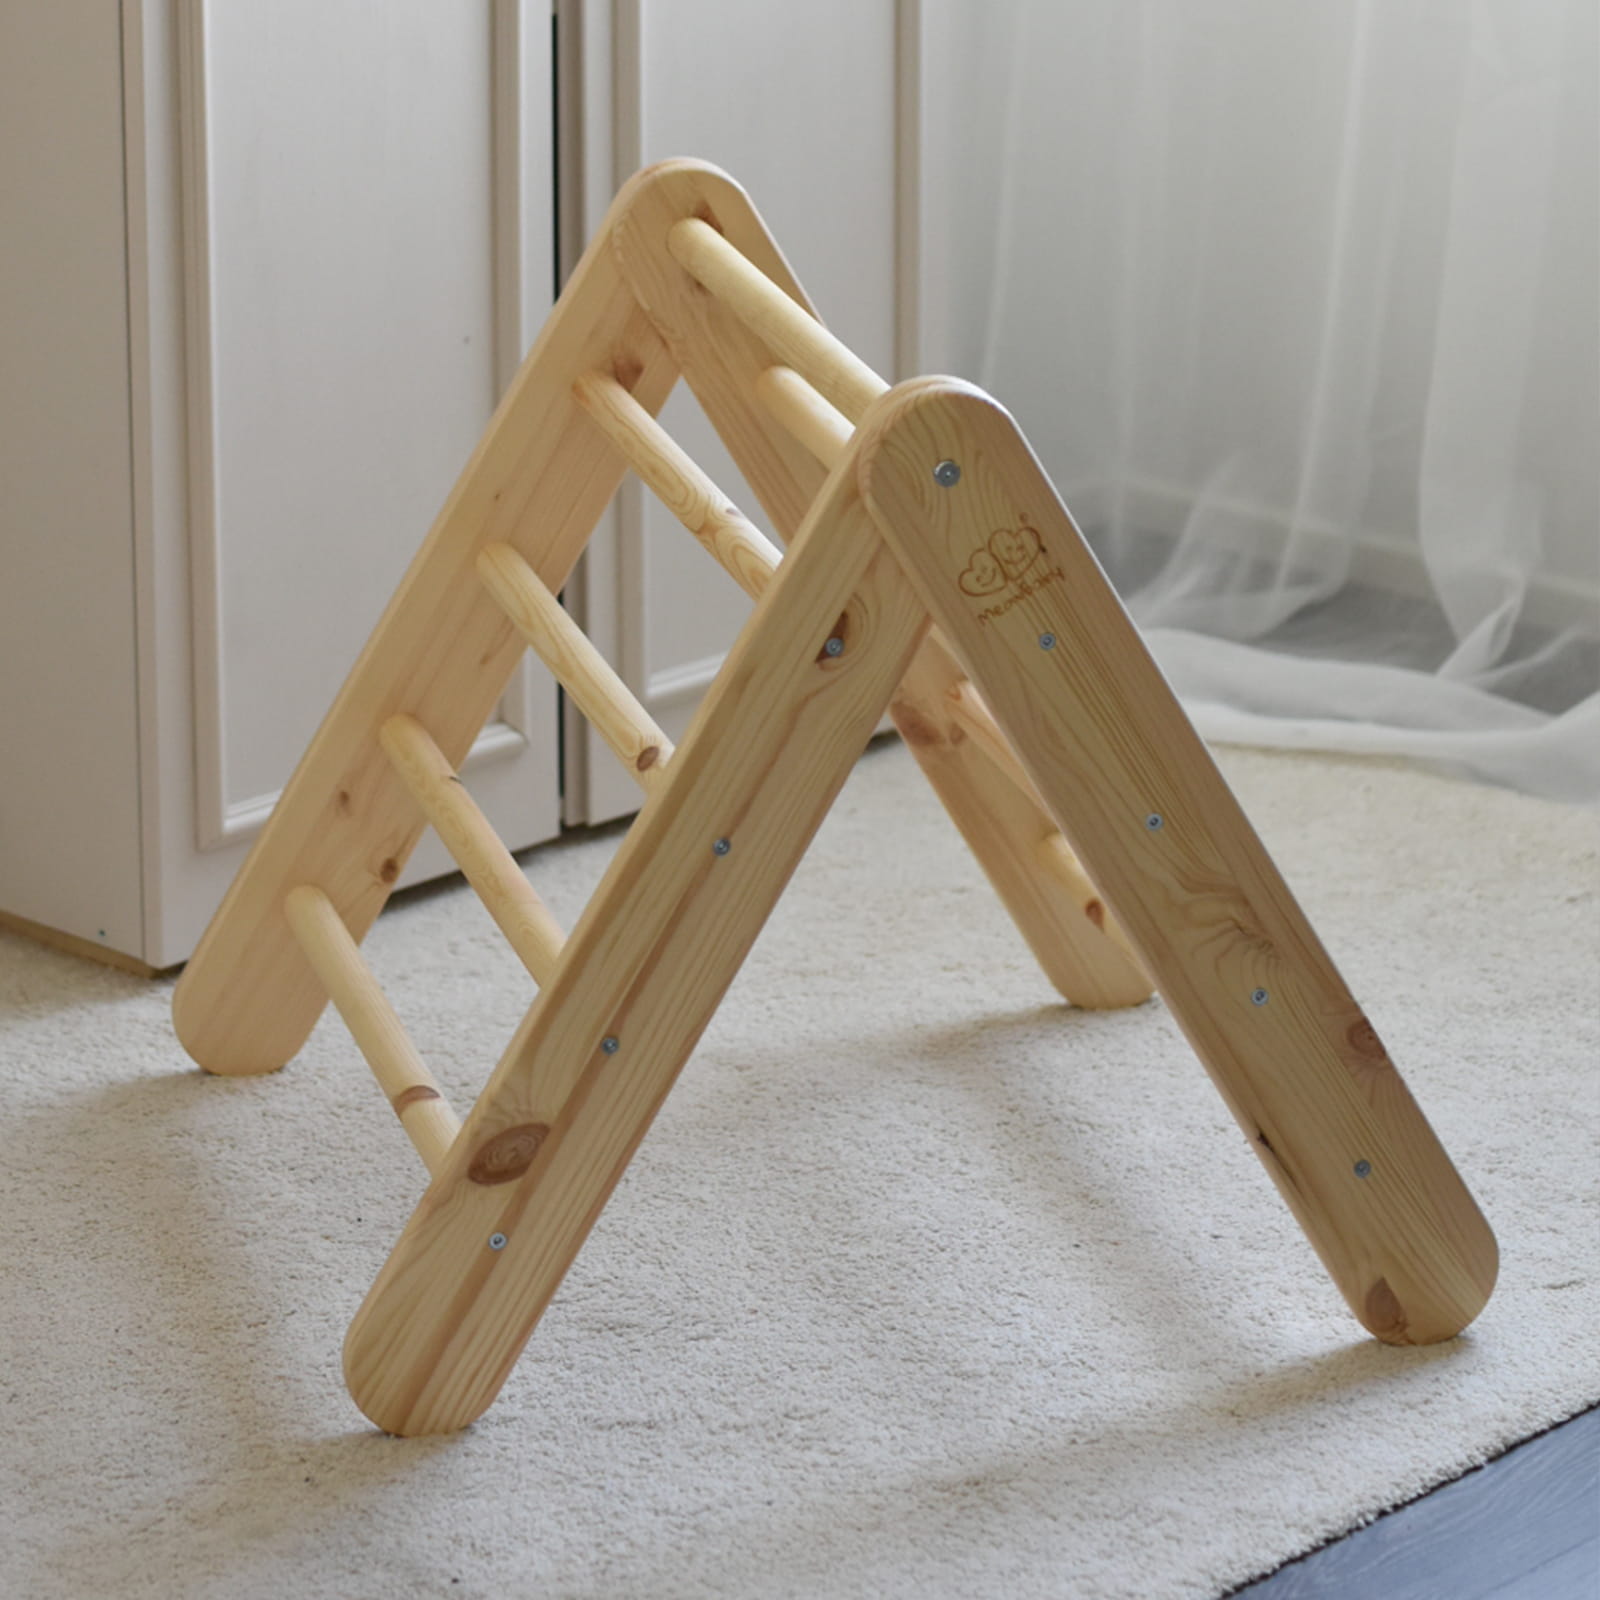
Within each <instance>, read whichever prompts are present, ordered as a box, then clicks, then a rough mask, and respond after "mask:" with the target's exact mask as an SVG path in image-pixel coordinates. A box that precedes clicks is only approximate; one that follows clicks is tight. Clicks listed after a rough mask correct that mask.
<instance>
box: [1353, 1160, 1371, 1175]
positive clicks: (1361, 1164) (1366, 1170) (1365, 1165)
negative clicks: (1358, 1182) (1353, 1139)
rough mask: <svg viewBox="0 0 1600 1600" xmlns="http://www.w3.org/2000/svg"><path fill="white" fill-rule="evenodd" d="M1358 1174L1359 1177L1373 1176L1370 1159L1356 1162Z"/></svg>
mask: <svg viewBox="0 0 1600 1600" xmlns="http://www.w3.org/2000/svg"><path fill="white" fill-rule="evenodd" d="M1356 1176H1357V1177H1358V1178H1370V1177H1371V1176H1372V1163H1371V1162H1370V1161H1358V1162H1356Z"/></svg>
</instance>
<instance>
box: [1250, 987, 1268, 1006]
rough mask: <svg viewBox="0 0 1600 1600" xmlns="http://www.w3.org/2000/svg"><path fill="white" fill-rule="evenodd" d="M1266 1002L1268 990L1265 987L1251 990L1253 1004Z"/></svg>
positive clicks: (1251, 1002) (1257, 1004)
mask: <svg viewBox="0 0 1600 1600" xmlns="http://www.w3.org/2000/svg"><path fill="white" fill-rule="evenodd" d="M1266 1003H1267V991H1266V990H1265V989H1252V990H1251V991H1250V1004H1251V1005H1253V1006H1264V1005H1265V1004H1266Z"/></svg>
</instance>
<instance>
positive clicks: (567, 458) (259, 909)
mask: <svg viewBox="0 0 1600 1600" xmlns="http://www.w3.org/2000/svg"><path fill="white" fill-rule="evenodd" d="M649 182H650V179H649V176H648V175H644V176H642V177H641V178H640V179H637V180H635V182H634V184H633V185H629V186H628V187H625V188H624V190H623V192H622V194H621V195H619V197H618V200H617V202H616V211H615V212H614V215H615V214H626V212H627V209H628V206H629V203H630V198H629V197H630V194H631V193H632V192H634V191H635V190H636V189H637V188H638V187H640V186H647V185H648V183H649ZM611 226H612V224H611V223H609V222H608V223H607V225H606V226H604V227H602V228H601V230H600V231H599V233H598V234H597V235H596V237H595V239H594V240H593V241H592V243H591V245H590V248H589V249H588V250H587V251H586V252H585V255H584V258H583V260H582V262H581V263H580V264H579V266H578V268H577V270H576V272H575V273H574V275H573V279H572V281H571V283H570V284H569V285H568V287H567V290H566V292H565V294H564V295H563V296H562V299H561V302H560V304H559V305H558V306H557V308H556V310H555V311H554V312H553V313H552V315H551V317H550V320H549V321H548V322H547V323H546V324H545V328H544V331H543V332H542V333H541V335H540V336H539V339H538V340H537V342H536V343H535V344H534V346H533V349H532V350H531V351H530V352H529V355H528V359H527V361H526V362H524V364H523V367H522V369H521V371H520V372H519V374H518V376H517V377H516V379H515V380H514V381H513V383H512V385H511V387H510V389H509V390H508V391H507V393H506V396H505V398H504V400H503V401H502V402H501V404H500V406H499V407H498V409H497V410H496V412H495V414H494V417H493V419H492V420H491V421H490V423H489V426H488V429H487V431H486V432H485V434H484V437H483V439H482V441H481V443H480V444H479V446H478V448H477V449H476V450H475V451H474V452H473V454H472V457H471V459H470V460H469V461H468V463H467V465H466V467H465V468H464V469H463V471H462V474H461V477H460V479H459V480H458V481H457V484H456V486H455V488H454V490H453V491H452V492H451V494H450V496H449V498H448V499H447V501H446V502H445V505H444V508H443V510H442V511H441V512H440V514H439V517H438V520H437V521H436V522H435V524H434V527H433V529H432V531H431V532H430V533H429V535H428V537H427V539H426V541H425V542H424V544H423V546H422V548H421V550H420V551H419V552H418V555H417V557H416V559H415V560H414V561H413V562H412V564H411V566H410V568H409V569H408V570H407V572H406V575H405V577H404V579H403V580H402V581H401V584H400V586H399V588H398V589H397V590H396V592H395V595H394V598H393V599H392V600H391V601H390V603H389V606H388V607H387V609H386V610H385V612H384V614H383V617H382V619H381V620H380V621H379V623H378V625H377V628H376V629H375V631H374V632H373V634H372V637H371V638H370V639H369V641H368V643H367V645H366V647H365V648H364V649H363V651H362V652H361V655H360V657H359V659H358V660H357V662H356V664H355V666H354V667H353V668H352V670H351V673H350V676H349V678H348V679H347V680H346V683H345V686H344V688H343V689H342V690H341V691H340V694H339V696H338V698H337V699H336V700H335V701H334V703H333V705H332V707H331V708H330V710H329V712H328V714H327V716H326V717H325V718H324V720H323V722H322V725H321V727H320V728H319V729H318V731H317V733H316V736H315V737H314V738H313V739H312V741H311V743H310V745H309V747H308V748H307V750H306V753H305V755H304V756H303V757H302V758H301V761H300V764H299V766H298V767H297V768H296V769H295V773H294V775H293V777H292V778H291V779H290V781H289V783H288V785H287V786H286V787H285V789H284V791H283V794H282V796H281V798H280V799H279V801H278V804H277V806H276V808H275V809H274V811H273V813H272V817H271V819H270V821H269V822H268V823H267V826H266V828H265V829H264V831H263V832H262V834H261V835H260V837H259V838H258V839H257V840H256V843H255V845H254V847H253V848H252V850H251V852H250V854H249V856H248V857H247V859H246V861H245V863H244V865H243V867H241V869H240V871H239V874H238V876H237V877H236V878H235V879H234V881H233V884H232V886H231V887H230V888H229V890H228V893H227V895H226V896H225V897H224V899H223V902H222V905H221V906H220V908H219V909H218V911H217V913H216V915H215V917H213V919H212V921H211V924H210V926H209V928H208V929H207V931H206V933H205V936H204V937H203V938H202V940H201V942H200V945H199V947H198V948H197V949H196V951H195V953H194V956H193V958H192V959H191V960H190V962H189V965H188V968H187V969H186V971H185V972H184V974H183V977H182V978H181V979H180V980H179V983H178V988H177V992H176V994H175V996H174V999H173V1021H174V1024H175V1026H176V1028H177V1031H178V1037H179V1038H180V1039H181V1040H182V1042H183V1044H184V1047H185V1048H186V1049H187V1050H188V1051H189V1053H190V1054H191V1055H192V1056H193V1057H194V1059H195V1060H196V1061H198V1062H199V1063H200V1065H201V1066H202V1067H204V1068H206V1069H207V1070H208V1071H210V1072H220V1073H255V1072H270V1071H274V1070H275V1069H277V1068H278V1067H281V1066H282V1065H283V1064H284V1062H286V1061H287V1060H289V1058H290V1057H291V1056H293V1055H294V1053H295V1052H296V1051H297V1050H298V1049H299V1048H300V1046H301V1045H302V1044H303V1043H304V1041H305V1038H306V1035H307V1034H309V1033H310V1031H311V1028H312V1027H313V1025H314V1024H315V1022H316V1020H317V1017H318V1016H319V1015H320V1014H321V1011H322V1008H323V1006H324V1005H325V1004H326V1003H327V995H326V992H325V991H324V989H323V988H322V985H321V984H320V983H319V982H318V981H317V978H316V976H315V974H314V973H313V972H312V971H311V968H310V967H309V965H308V964H307V962H306V958H305V955H304V953H303V952H302V951H301V949H300V947H299V945H298V944H297V942H296V941H295V939H294V937H293V935H292V934H291V932H290V930H289V927H288V924H287V922H286V921H285V918H284V912H283V899H284V896H285V894H286V893H287V892H288V891H289V890H290V889H291V888H293V887H295V886H296V885H298V884H302V883H310V884H315V885H317V886H318V887H320V888H321V889H323V890H324V892H325V893H327V895H328V896H329V898H330V899H331V900H332V901H333V903H334V905H335V907H336V908H337V909H338V912H339V914H340V917H341V918H342V919H343V921H344V923H345V925H346V927H347V928H348V929H349V931H350V933H351V935H352V937H353V938H355V939H356V940H357V942H359V941H360V940H361V939H362V938H363V937H364V936H365V934H366V931H367V929H368V928H369V927H370V926H371V924H372V921H373V919H374V918H375V917H376V916H377V914H378V912H379V911H380V910H381V909H382V907H383V903H384V901H385V900H386V899H387V898H388V896H389V893H390V890H391V889H392V887H393V885H394V882H395V880H396V879H397V878H398V877H399V875H400V871H401V868H402V867H403V866H404V864H405V861H406V858H407V856H408V855H409V854H410V852H411V849H412V847H413V846H414V845H415V843H416V841H417V838H418V836H419V835H420V833H421V831H422V828H423V826H424V822H423V817H422V814H421V812H420V811H419V810H418V808H417V805H416V802H415V801H414V800H413V798H412V796H411V794H410V792H409V791H408V790H407V789H406V787H405V784H404V783H403V782H402V780H401V779H400V777H399V776H398V774H396V772H395V771H394V769H393V767H392V766H391V764H390V762H389V760H388V758H387V757H386V756H385V754H384V752H383V750H382V749H381V748H380V746H379V742H378V732H379V729H380V728H381V727H382V726H383V724H384V723H385V722H386V721H387V720H388V719H389V718H390V717H392V716H395V715H397V714H400V713H406V714H408V715H411V716H413V717H415V718H416V719H417V721H418V722H420V723H421V724H422V726H423V727H424V728H426V729H427V731H428V733H429V734H430V736H431V737H432V738H433V740H434V741H435V743H436V744H437V745H438V746H439V748H440V750H441V751H443V752H444V755H445V758H446V760H447V761H449V762H450V763H451V765H452V766H459V765H460V763H461V761H462V759H463V758H464V757H465V755H466V753H467V750H468V748H469V747H470V746H471V743H472V741H473V739H474V738H476V736H477V733H478V730H479V729H480V728H481V727H482V726H483V723H484V721H485V719H486V718H487V717H488V715H489V712H490V710H491V709H492V708H493V706H494V703H495V701H496V700H497V699H499V697H500V695H501V694H502V693H503V692H504V690H505V686H506V684H507V682H508V681H509V679H510V676H511V672H512V669H513V668H514V666H515V665H516V662H517V660H518V658H519V657H520V655H521V653H522V650H523V648H524V645H523V641H522V640H521V638H520V637H519V636H518V635H517V633H516V630H515V629H514V628H513V627H512V625H511V623H510V622H509V621H508V619H507V618H506V616H505V614H504V613H503V612H502V611H501V610H500V608H499V606H498V605H496V604H495V602H494V600H493V599H492V597H491V596H490V595H489V594H488V593H487V592H486V591H485V589H484V587H483V585H482V583H481V582H480V581H479V578H478V575H477V573H476V571H475V562H476V558H477V554H478V550H479V548H480V547H481V546H482V545H483V544H484V543H486V542H493V541H503V542H505V543H507V544H509V545H511V546H513V547H514V548H516V549H518V550H520V551H521V553H522V554H523V555H524V556H526V557H528V558H529V559H530V561H531V562H532V565H533V567H534V570H535V572H536V573H537V574H538V576H539V579H540V581H541V582H542V583H543V584H544V585H545V586H546V587H547V588H549V589H551V590H552V591H554V590H559V589H560V587H561V585H562V584H563V583H564V582H565V581H566V578H567V575H568V573H569V572H570V570H571V568H572V566H573V564H574V562H575V561H576V560H577V558H578V555H579V554H580V552H581V551H582V549H583V546H584V543H585V542H586V541H587V539H588V537H589V534H590V531H591V530H592V528H593V526H594V523H595V521H596V520H597V519H598V518H599V516H600V514H601V513H602V511H603V510H604V509H605V506H606V503H607V502H608V501H609V500H610V498H611V496H612V494H613V493H614V492H615V490H616V487H617V484H618V482H619V481H620V480H621V477H622V471H623V467H622V463H621V461H620V459H619V458H618V457H617V455H616V452H615V451H614V450H613V449H612V448H611V447H610V445H609V443H608V442H607V441H606V439H605V438H604V437H603V436H602V435H600V434H598V433H597V432H596V430H595V428H594V426H593V424H592V423H591V422H590V421H589V419H588V418H587V417H586V416H585V415H584V414H583V412H582V410H581V408H579V406H578V405H577V403H576V401H575V400H574V399H573V396H572V392H571V385H572V379H573V376H574V375H575V374H576V373H578V372H586V371H592V370H604V371H613V372H616V373H617V374H618V375H619V376H620V377H623V378H625V379H626V381H627V383H628V384H629V386H630V388H631V391H632V393H633V395H634V397H635V398H636V399H637V400H639V402H640V403H641V404H642V405H644V406H646V407H647V408H648V409H651V410H655V409H657V408H659V407H660V405H661V404H662V402H663V400H664V399H665V398H666V395H667V393H668V391H669V390H670V388H671V386H672V384H673V382H674V380H675V379H676V377H677V371H676V368H675V367H674V365H673V363H672V360H671V358H670V356H669V355H668V353H667V351H666V349H665V347H664V346H663V345H662V342H661V340H660V338H659V337H658V336H657V334H656V332H655V329H654V327H653V326H652V324H651V322H650V320H649V319H648V318H647V317H646V316H644V315H643V313H642V312H641V311H640V310H639V308H638V306H637V305H636V304H635V302H634V300H633V297H632V294H631V292H630V291H629V288H628V286H627V284H626V283H625V282H623V281H622V279H621V278H620V276H619V275H618V272H617V269H616V264H615V261H614V259H613V256H612V252H611V247H610V237H609V233H610V228H611Z"/></svg>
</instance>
